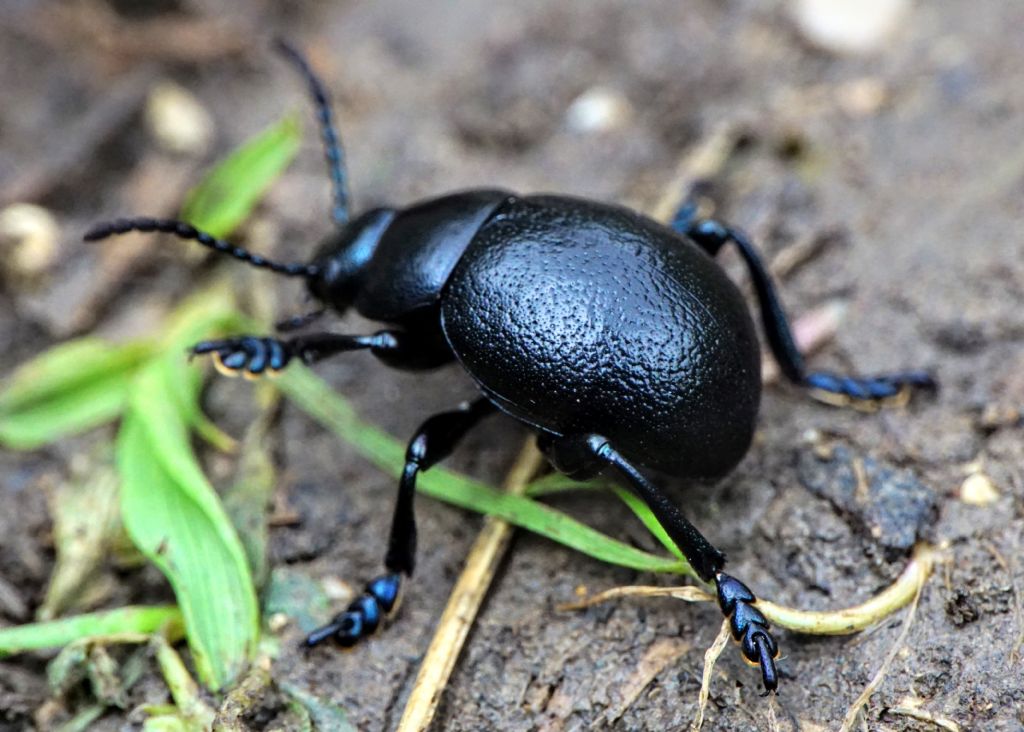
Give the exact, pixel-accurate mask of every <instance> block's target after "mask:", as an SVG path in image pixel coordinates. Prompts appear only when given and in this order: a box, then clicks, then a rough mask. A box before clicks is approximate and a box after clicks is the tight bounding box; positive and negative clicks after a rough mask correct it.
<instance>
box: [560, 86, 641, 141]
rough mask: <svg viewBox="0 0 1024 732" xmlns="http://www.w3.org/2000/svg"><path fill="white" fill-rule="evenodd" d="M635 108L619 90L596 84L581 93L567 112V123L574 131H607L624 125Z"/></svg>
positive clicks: (584, 132)
mask: <svg viewBox="0 0 1024 732" xmlns="http://www.w3.org/2000/svg"><path fill="white" fill-rule="evenodd" d="M632 112H633V108H632V107H631V106H630V104H629V101H628V100H627V99H626V98H625V97H624V96H623V95H622V94H620V93H619V92H617V91H615V90H614V89H609V88H608V87H603V86H595V87H591V88H590V89H587V91H585V92H583V93H582V94H580V95H579V96H578V97H576V99H574V100H573V102H572V104H570V105H569V109H568V110H566V113H565V124H566V127H568V128H569V130H570V131H572V132H577V133H583V134H586V133H591V132H607V131H608V130H612V129H615V128H617V127H622V126H623V125H624V124H625V123H626V122H627V121H628V120H629V118H630V116H631V115H632Z"/></svg>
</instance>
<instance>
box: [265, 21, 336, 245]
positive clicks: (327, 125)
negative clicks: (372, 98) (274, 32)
mask: <svg viewBox="0 0 1024 732" xmlns="http://www.w3.org/2000/svg"><path fill="white" fill-rule="evenodd" d="M274 47H275V48H276V49H277V51H278V52H279V53H280V54H281V55H282V56H284V58H285V59H286V60H288V61H289V62H290V63H291V64H292V66H294V67H295V69H296V70H297V71H298V72H299V75H301V76H302V78H304V79H305V80H306V83H307V84H308V85H309V91H310V94H311V95H312V97H313V104H314V105H315V106H316V115H317V118H318V119H319V121H320V136H321V137H322V138H323V141H324V157H325V158H326V159H327V174H328V175H329V176H330V178H331V188H332V190H333V202H332V208H331V218H332V219H334V223H336V224H338V225H339V226H341V225H343V224H345V223H346V222H348V173H347V172H346V169H345V152H344V148H342V146H341V141H340V140H339V139H338V133H337V131H336V130H335V129H334V119H333V116H332V114H331V101H330V98H329V97H328V96H327V89H326V88H325V87H324V85H323V82H322V81H320V79H319V77H317V75H316V74H315V73H314V72H313V69H312V68H311V67H310V65H309V61H307V60H306V57H305V56H304V55H303V54H302V52H301V51H299V50H298V49H297V48H295V47H294V46H292V45H291V44H290V43H288V42H287V41H285V40H283V39H281V38H277V39H275V40H274Z"/></svg>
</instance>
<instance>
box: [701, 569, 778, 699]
mask: <svg viewBox="0 0 1024 732" xmlns="http://www.w3.org/2000/svg"><path fill="white" fill-rule="evenodd" d="M715 586H716V587H717V589H718V606H719V607H720V608H721V609H722V614H723V615H725V617H727V618H728V619H729V630H730V632H731V633H732V637H733V640H735V641H737V642H738V643H739V644H740V652H741V653H742V654H743V659H744V660H745V661H747V663H750V664H752V665H755V666H760V668H761V679H762V681H763V682H764V688H765V693H766V694H768V693H770V692H775V691H778V688H779V672H778V669H777V668H776V667H775V659H776V658H778V656H779V646H778V644H777V643H776V642H775V639H774V638H772V635H771V633H770V632H769V629H768V620H767V619H766V618H765V617H764V615H763V614H762V613H761V611H760V610H758V609H757V608H756V607H754V605H753V603H755V602H757V598H756V597H754V593H753V592H751V591H750V588H749V587H747V586H746V585H745V584H743V583H742V582H740V581H739V580H738V579H736V578H735V577H733V576H732V575H728V574H726V573H725V572H718V573H716V574H715Z"/></svg>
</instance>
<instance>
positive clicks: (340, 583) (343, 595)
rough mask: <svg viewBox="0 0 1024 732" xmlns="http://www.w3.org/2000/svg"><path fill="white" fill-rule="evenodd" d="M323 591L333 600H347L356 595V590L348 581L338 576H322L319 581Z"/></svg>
mask: <svg viewBox="0 0 1024 732" xmlns="http://www.w3.org/2000/svg"><path fill="white" fill-rule="evenodd" d="M320 584H321V586H322V587H323V588H324V593H325V594H326V595H327V597H328V598H330V599H331V600H335V601H348V600H351V599H352V598H353V597H355V596H356V591H355V589H354V588H353V587H352V585H350V584H349V583H348V582H346V581H345V580H343V579H340V578H338V577H324V578H323V579H322V580H321V581H320Z"/></svg>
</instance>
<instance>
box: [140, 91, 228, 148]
mask: <svg viewBox="0 0 1024 732" xmlns="http://www.w3.org/2000/svg"><path fill="white" fill-rule="evenodd" d="M146 125H147V127H148V128H149V132H150V134H152V135H153V138H154V139H155V140H156V142H157V144H158V145H160V146H161V147H162V148H164V149H165V150H167V151H168V152H173V153H180V154H183V155H191V156H194V157H200V156H202V155H203V154H204V153H206V151H207V150H209V149H210V145H211V144H212V143H213V132H214V126H213V118H212V117H210V113H209V112H207V111H206V108H205V107H204V106H203V105H202V104H200V103H199V100H198V99H196V98H195V97H194V96H193V95H192V94H191V93H190V92H188V91H186V90H185V89H183V88H182V87H180V86H178V85H177V84H175V83H174V82H172V81H162V82H160V83H158V84H157V85H156V86H154V87H153V90H152V91H151V92H150V93H149V99H148V100H147V101H146Z"/></svg>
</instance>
